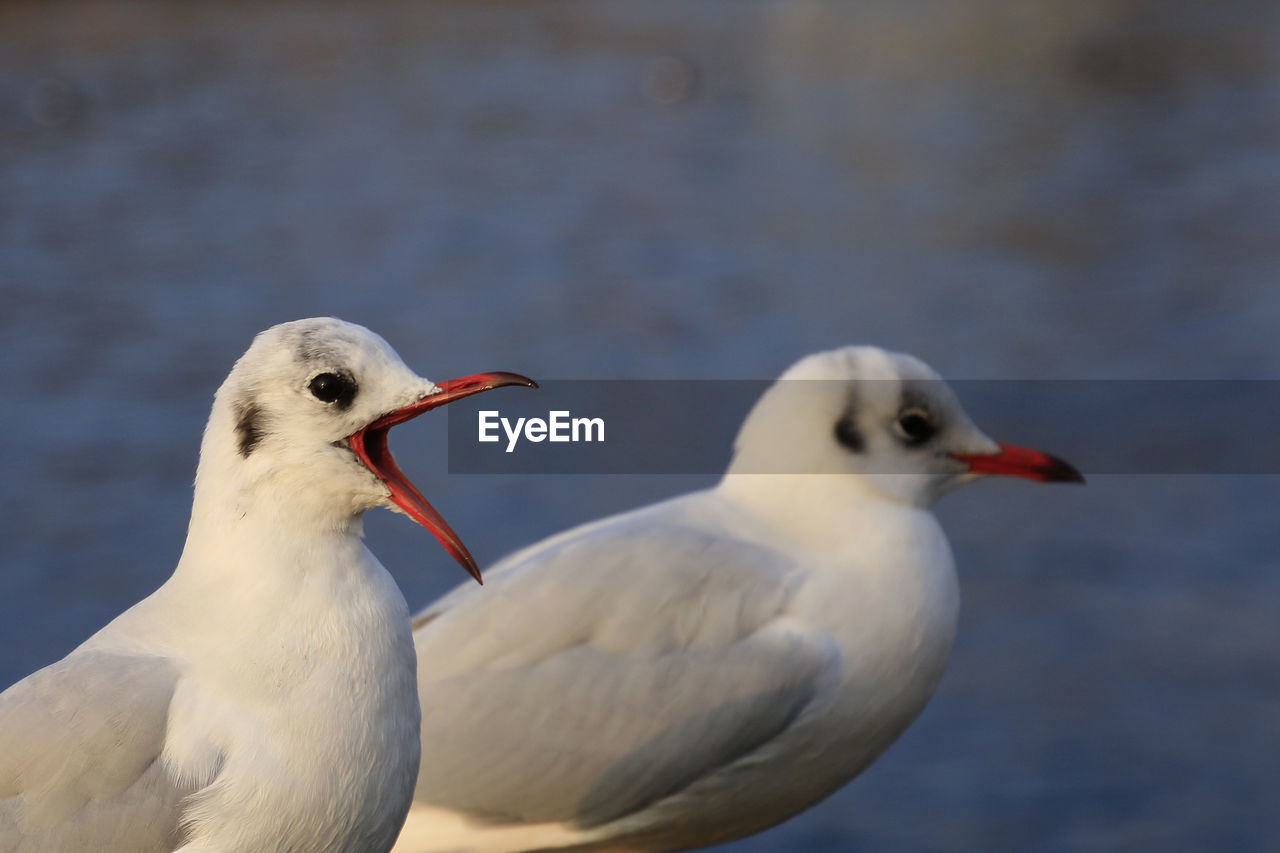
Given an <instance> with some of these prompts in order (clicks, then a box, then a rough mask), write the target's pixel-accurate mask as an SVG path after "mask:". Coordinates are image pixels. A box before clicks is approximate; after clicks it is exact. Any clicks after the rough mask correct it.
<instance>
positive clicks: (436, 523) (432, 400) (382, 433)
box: [347, 373, 538, 583]
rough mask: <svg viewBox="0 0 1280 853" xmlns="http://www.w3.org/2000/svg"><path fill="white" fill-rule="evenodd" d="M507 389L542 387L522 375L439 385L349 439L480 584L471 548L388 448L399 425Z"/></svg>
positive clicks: (396, 496) (403, 504)
mask: <svg viewBox="0 0 1280 853" xmlns="http://www.w3.org/2000/svg"><path fill="white" fill-rule="evenodd" d="M504 385H524V386H526V387H529V388H537V387H538V383H536V382H534V381H533V380H532V379H528V378H526V377H524V376H521V375H519V374H518V373H477V374H475V375H473V376H463V377H461V378H459V379H450V380H449V381H447V382H441V383H439V385H438V387H439V388H440V390H439V391H437V392H436V393H434V394H428V395H427V396H426V397H423V398H422V399H421V400H419V401H418V402H416V403H412V404H410V405H408V406H405V407H404V408H403V409H396V410H395V411H394V412H389V413H387V414H385V415H383V416H382V417H380V418H378V419H377V420H376V421H374V422H373V423H371V424H369V425H368V426H367V427H365V428H364V429H361V430H358V431H356V432H354V433H352V434H351V436H350V437H349V438H348V439H347V441H348V443H349V444H350V446H351V452H353V453H354V454H355V455H356V458H357V459H359V460H360V461H361V462H362V463H363V464H364V466H365V467H366V468H368V469H369V470H370V471H372V472H373V475H374V476H375V477H377V478H378V479H379V480H381V481H382V482H384V483H386V484H387V488H389V489H390V490H391V500H392V502H393V503H395V505H396V506H398V507H400V508H401V509H402V510H404V511H405V512H406V513H407V514H408V515H409V517H410V518H412V519H413V520H414V521H416V522H418V523H419V524H421V525H422V526H423V527H425V528H427V530H429V531H431V534H432V535H433V536H435V537H436V539H438V540H439V541H440V544H441V545H443V546H444V549H445V550H446V551H448V552H449V553H450V554H452V555H453V558H454V559H455V560H457V561H458V562H459V563H461V564H462V567H463V568H464V569H466V570H467V571H468V572H470V573H471V576H472V577H473V578H475V579H476V581H478V582H480V583H484V581H483V580H482V579H481V577H480V567H479V566H477V565H476V561H475V559H474V558H473V557H472V556H471V552H470V551H468V550H467V546H466V545H463V544H462V540H461V539H459V538H458V534H456V533H454V532H453V530H452V529H451V528H450V527H449V525H448V524H446V523H445V520H444V519H443V518H441V517H440V513H438V512H436V511H435V508H434V507H432V506H431V504H429V503H427V499H426V498H424V497H423V496H422V493H421V492H419V491H418V490H417V489H416V488H415V487H414V485H413V483H411V482H409V478H408V477H406V476H405V475H404V472H403V471H401V470H400V467H399V466H398V465H396V461H395V459H393V458H392V457H391V450H390V449H389V448H388V447H387V432H388V431H389V430H390V429H391V427H393V426H395V425H396V424H400V423H404V422H405V421H407V420H411V419H412V418H416V417H417V416H418V415H420V414H422V413H423V412H429V411H431V410H432V409H434V408H437V407H439V406H443V405H445V404H446V403H452V402H453V401H454V400H461V399H462V398H463V397H470V396H471V395H472V394H478V393H480V392H481V391H488V390H490V389H492V388H501V387H502V386H504Z"/></svg>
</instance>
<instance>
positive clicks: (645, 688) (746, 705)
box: [395, 347, 1082, 853]
mask: <svg viewBox="0 0 1280 853" xmlns="http://www.w3.org/2000/svg"><path fill="white" fill-rule="evenodd" d="M987 474H1002V475H1009V476H1015V477H1025V478H1028V479H1031V480H1039V481H1080V480H1081V479H1082V478H1081V476H1080V474H1079V473H1078V472H1077V471H1076V470H1075V469H1074V468H1072V467H1071V466H1070V465H1068V464H1067V463H1065V462H1063V461H1061V460H1059V459H1056V458H1054V457H1052V456H1048V455H1046V454H1044V453H1039V452H1037V451H1032V450H1025V449H1021V448H1017V447H1011V446H1008V445H1001V444H997V443H996V442H994V441H992V440H991V439H990V438H988V437H987V436H986V435H984V434H983V433H982V432H981V431H979V430H978V428H977V427H975V426H974V425H973V423H972V422H971V421H970V420H969V418H968V416H967V415H965V413H964V411H963V409H961V408H960V404H959V403H958V402H957V401H956V399H955V396H954V395H953V394H952V392H951V390H950V388H948V387H947V385H946V384H945V383H943V382H942V381H941V380H940V379H939V378H938V376H937V374H935V373H934V372H933V371H932V370H930V369H929V368H928V367H927V366H926V365H925V364H923V363H922V362H920V361H918V360H916V359H914V358H911V357H910V356H906V355H898V354H895V353H889V352H885V351H883V350H879V349H874V348H869V347H855V348H848V349H840V350H836V351H833V352H825V353H820V354H818V355H814V356H810V357H809V358H806V359H804V360H803V361H801V362H799V363H798V364H796V365H795V366H794V367H792V368H791V369H790V370H788V371H787V372H786V373H785V374H784V375H783V376H782V379H781V380H780V381H778V382H776V383H775V384H774V385H772V386H771V387H770V389H769V390H768V391H767V392H766V393H765V394H764V395H763V397H762V398H761V399H760V401H759V402H758V403H757V404H756V406H755V408H754V409H753V410H752V412H751V413H750V415H749V416H748V417H747V419H746V422H745V423H744V424H743V426H742V430H741V432H740V433H739V435H738V440H737V444H736V453H735V455H734V458H733V462H732V464H731V465H730V467H729V471H728V473H727V474H726V475H725V477H724V479H723V480H722V481H721V482H720V483H719V485H717V486H716V487H715V488H712V489H708V490H706V491H701V492H696V493H693V494H688V495H684V496H682V497H678V498H675V499H673V500H669V501H665V502H663V503H659V504H655V505H653V506H649V507H645V508H643V509H640V510H636V511H634V512H629V513H626V514H623V515H618V516H614V517H612V518H607V519H604V520H602V521H597V522H595V523H592V524H587V525H585V526H583V527H579V528H576V529H574V530H570V531H568V532H566V533H562V534H560V535H558V536H553V537H552V538H550V539H548V540H546V541H544V542H541V543H539V544H537V545H533V546H532V547H529V548H526V549H525V550H523V551H519V552H517V553H515V554H513V555H512V556H510V557H508V558H507V559H505V560H503V561H502V562H501V563H499V564H498V565H497V566H496V567H494V568H493V569H492V570H491V571H490V572H489V573H488V579H489V583H488V585H487V586H486V587H485V588H484V590H483V592H482V593H480V594H477V593H478V592H480V591H479V590H475V589H467V588H462V589H458V590H456V591H454V592H453V593H452V594H450V595H448V596H445V597H444V598H443V599H441V600H440V601H439V602H437V603H436V604H435V605H433V606H432V607H430V608H428V609H427V610H425V611H424V612H423V613H421V614H420V615H419V616H418V617H417V618H416V619H415V623H414V624H415V633H414V641H415V643H416V644H417V649H418V680H419V689H420V690H421V692H422V697H423V715H422V749H423V754H424V755H426V756H428V757H429V760H426V761H424V762H423V764H422V769H421V770H420V772H419V775H418V784H417V791H416V792H415V796H414V804H413V808H412V809H411V810H410V814H409V819H408V822H407V823H406V824H405V828H404V831H403V832H402V833H401V836H400V840H399V841H398V842H397V844H396V847H395V850H396V851H399V853H427V851H467V853H504V851H531V850H574V851H597V850H599V851H603V850H609V851H665V850H685V849H690V848H695V847H704V846H707V845H711V844H717V843H720V842H725V841H730V840H733V839H735V838H741V837H743V836H746V835H750V834H752V833H755V832H759V831H761V830H763V829H766V828H768V827H770V826H773V825H774V824H777V823H779V822H781V821H784V820H786V819H787V818H789V817H791V816H793V815H795V814H797V813H798V812H801V811H803V810H804V809H806V808H808V807H810V806H812V805H813V804H815V803H817V802H818V801H819V800H821V799H823V798H824V797H826V796H828V795H829V794H831V793H832V792H834V791H835V790H836V789H838V788H839V787H840V786H842V785H844V784H845V783H846V782H848V781H849V780H850V779H852V778H853V777H855V776H856V775H858V773H860V772H861V771H862V770H863V769H864V768H866V767H867V766H868V765H869V764H871V762H873V761H874V760H875V759H876V757H877V756H879V755H880V754H881V753H882V752H883V751H884V750H885V749H886V748H887V747H888V746H889V744H891V743H892V742H893V741H894V739H895V738H896V737H897V736H898V735H899V734H900V733H901V732H902V731H903V729H905V728H906V727H907V725H908V724H910V723H911V721H912V720H913V719H915V717H916V715H917V714H919V713H920V711H921V709H922V708H924V705H925V703H926V702H927V701H928V699H929V697H930V696H931V695H932V694H933V691H934V688H935V687H936V686H937V683H938V679H939V678H940V677H941V676H942V672H943V669H944V668H945V667H946V663H947V657H948V655H949V653H950V650H951V644H952V639H953V637H954V635H955V630H956V616H957V609H958V606H959V596H958V593H957V582H956V574H955V567H954V564H953V562H952V558H951V551H950V549H949V548H948V546H947V540H946V538H945V537H944V535H943V533H942V530H941V528H940V527H939V526H938V523H937V521H936V520H935V519H934V516H933V514H932V513H930V512H929V507H930V505H931V504H932V503H933V502H934V501H935V500H936V499H937V498H938V497H939V496H940V495H942V494H943V493H944V492H947V491H949V490H951V489H953V488H955V487H956V486H959V485H961V484H963V483H967V482H969V481H972V480H974V479H977V478H978V477H980V476H983V475H987ZM428 700H429V701H428Z"/></svg>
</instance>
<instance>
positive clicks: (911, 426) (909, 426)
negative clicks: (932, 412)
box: [895, 409, 938, 444]
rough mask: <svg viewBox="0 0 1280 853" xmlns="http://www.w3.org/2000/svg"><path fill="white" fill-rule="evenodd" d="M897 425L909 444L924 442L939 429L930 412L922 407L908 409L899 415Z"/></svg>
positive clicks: (899, 433) (899, 432)
mask: <svg viewBox="0 0 1280 853" xmlns="http://www.w3.org/2000/svg"><path fill="white" fill-rule="evenodd" d="M895 425H896V426H897V428H898V435H899V436H901V437H902V440H903V441H904V442H905V443H907V444H923V443H925V442H926V441H928V440H929V439H931V438H933V434H934V433H936V432H937V431H938V428H937V427H936V426H935V425H934V423H933V419H932V418H930V417H929V413H928V412H925V411H923V410H921V409H907V410H906V411H905V412H903V413H902V414H900V415H898V420H897V421H896V423H895Z"/></svg>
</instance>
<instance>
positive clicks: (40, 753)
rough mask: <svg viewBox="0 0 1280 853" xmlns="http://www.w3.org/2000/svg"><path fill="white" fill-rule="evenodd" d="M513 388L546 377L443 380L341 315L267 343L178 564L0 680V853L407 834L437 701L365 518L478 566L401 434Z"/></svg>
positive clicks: (342, 841) (256, 347) (214, 428)
mask: <svg viewBox="0 0 1280 853" xmlns="http://www.w3.org/2000/svg"><path fill="white" fill-rule="evenodd" d="M511 384H522V385H532V384H533V383H532V382H531V381H530V380H528V379H525V378H524V377H520V376H516V375H515V374H508V373H487V374H477V375H475V376H468V377H465V378H462V379H455V380H452V381H449V382H444V383H440V384H436V383H433V382H430V381H428V380H426V379H423V378H422V377H420V376H418V375H416V374H415V373H413V372H412V371H410V370H409V369H408V368H407V367H406V366H405V365H404V363H403V362H402V361H401V360H400V358H399V356H397V355H396V353H395V352H394V351H393V350H392V349H391V347H390V346H388V345H387V343H386V342H385V341H383V340H382V338H380V337H378V336H377V335H375V334H373V333H372V332H370V331H369V330H368V329H365V328H362V327H360V326H356V325H352V324H350V323H344V322H342V321H340V320H334V319H311V320H299V321H297V322H293V323H285V324H283V325H279V326H275V327H273V328H271V329H268V330H267V331H265V332H263V333H262V334H260V335H258V336H257V338H256V339H255V340H254V342H253V345H252V346H251V347H250V348H249V350H248V352H246V353H245V354H244V356H243V357H242V358H241V359H240V360H239V361H237V362H236V364H235V367H234V368H233V369H232V371H231V374H230V375H229V376H228V377H227V379H226V381H225V382H224V383H223V384H222V387H221V388H220V389H219V390H218V392H217V394H216V395H215V397H214V403H213V411H212V414H211V415H210V417H209V423H208V426H207V427H206V429H205V433H204V441H203V444H202V445H201V449H200V465H199V468H198V471H197V473H196V483H195V499H194V503H193V506H192V511H191V524H190V527H189V529H188V533H187V541H186V545H185V547H184V549H183V552H182V557H181V559H180V560H179V561H178V566H177V568H176V569H175V570H174V572H173V575H172V576H171V577H170V578H169V580H168V581H166V582H165V583H164V585H163V586H161V587H160V588H159V589H158V590H156V591H155V592H154V593H152V594H151V595H150V596H148V597H147V598H145V599H143V600H142V601H141V602H139V603H138V604H136V605H134V606H133V607H131V608H129V609H128V610H126V611H125V612H124V613H122V614H121V615H120V616H118V617H117V618H116V619H115V620H113V621H112V622H111V623H110V624H108V625H107V626H106V627H105V628H103V629H102V630H100V631H98V632H97V633H96V634H94V635H93V636H92V637H90V638H89V639H88V640H87V641H85V643H84V644H83V645H81V646H80V647H79V648H77V649H75V650H74V651H73V652H71V654H69V655H67V657H65V658H63V659H62V660H60V661H58V662H57V663H54V664H52V665H50V666H48V667H46V668H44V669H42V670H40V671H38V672H36V673H34V674H33V675H30V676H28V677H27V678H25V679H23V680H22V681H20V682H18V683H17V684H15V685H13V686H12V687H10V688H9V689H7V690H6V691H4V693H3V694H0V850H4V851H6V853H58V851H86V850H93V851H95V852H96V853H152V851H156V853H159V852H160V851H166V853H167V851H175V850H177V851H181V853H213V852H214V851H219V853H230V851H236V853H248V852H249V851H257V853H277V851H285V850H293V851H298V853H304V852H305V853H320V851H324V853H368V851H386V850H388V849H390V848H391V845H392V843H393V842H394V840H395V837H396V833H397V832H398V831H399V829H400V825H401V823H402V822H403V820H404V815H405V812H406V811H407V809H408V807H409V801H410V798H411V795H412V791H413V780H414V776H415V774H416V773H417V769H418V722H419V705H418V693H417V686H416V679H415V677H414V654H413V644H412V639H411V637H410V628H409V612H408V606H407V605H406V604H405V600H404V598H403V596H402V595H401V593H400V590H399V588H398V587H397V586H396V584H395V582H394V581H393V580H392V578H391V576H390V575H389V574H388V573H387V571H386V569H384V568H383V567H382V565H381V564H380V563H379V562H378V560H377V559H376V558H375V557H374V556H373V555H372V554H371V553H370V552H369V551H368V549H367V548H365V546H364V543H363V542H362V541H361V535H362V533H361V516H362V514H363V513H364V512H365V510H368V509H372V508H374V507H380V506H381V507H388V508H391V509H394V510H398V511H401V512H403V513H405V514H407V515H409V516H410V517H411V518H413V519H414V520H416V521H418V522H419V523H421V524H422V525H423V526H425V527H426V528H427V529H428V530H430V531H431V532H432V533H433V534H434V535H435V536H436V538H438V539H439V540H440V542H441V543H442V544H443V545H444V547H445V548H446V549H447V550H448V551H449V553H451V554H452V555H453V556H454V557H455V558H457V559H458V560H459V561H460V562H461V563H462V564H463V566H465V567H466V568H467V570H468V571H470V572H471V573H472V574H473V575H475V576H476V577H477V578H478V577H479V573H478V571H477V570H476V566H475V561H474V560H472V558H471V555H470V554H468V553H467V550H466V548H465V546H464V545H463V544H462V542H461V540H459V539H458V537H457V535H455V534H454V533H453V531H452V530H450V529H449V527H448V525H446V524H445V522H444V521H443V520H442V519H441V518H440V516H439V514H437V513H436V511H435V510H434V509H432V507H431V505H430V504H428V503H427V501H426V499H424V498H423V496H422V495H421V493H419V492H418V490H417V489H416V488H414V486H413V485H412V484H411V483H410V482H409V480H408V479H407V478H406V477H405V476H404V474H403V473H402V472H401V471H400V469H399V468H398V467H397V465H396V463H395V461H394V460H393V459H392V457H391V453H390V452H389V450H388V449H387V431H388V430H389V429H390V428H391V427H392V426H393V425H395V424H398V423H400V422H402V421H406V420H409V419H410V418H413V417H416V416H418V415H420V414H422V413H423V412H427V411H430V410H431V409H434V408H436V407H437V406H440V405H443V404H445V403H448V402H450V401H451V400H456V399H458V398H460V397H465V396H468V395H470V394H474V393H476V392H478V391H484V390H486V389H489V388H495V387H498V386H501V385H511Z"/></svg>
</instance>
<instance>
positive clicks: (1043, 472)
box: [951, 444, 1084, 483]
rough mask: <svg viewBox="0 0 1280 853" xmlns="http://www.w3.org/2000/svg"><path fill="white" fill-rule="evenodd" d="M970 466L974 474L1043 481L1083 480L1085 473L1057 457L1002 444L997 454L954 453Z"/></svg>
mask: <svg viewBox="0 0 1280 853" xmlns="http://www.w3.org/2000/svg"><path fill="white" fill-rule="evenodd" d="M951 456H952V458H953V459H958V460H960V461H961V462H963V463H965V464H966V465H968V466H969V470H970V471H972V472H973V473H975V474H996V475H999V476H1004V477H1025V478H1026V479H1028V480H1036V481H1038V482H1041V483H1051V482H1053V483H1083V482H1084V475H1083V474H1081V473H1080V472H1079V471H1077V470H1076V469H1075V468H1074V467H1072V466H1071V465H1070V464H1069V463H1067V462H1064V461H1063V460H1061V459H1059V458H1058V457H1056V456H1050V455H1049V454H1048V453H1041V452H1040V451H1039V450H1029V449H1028V448H1025V447H1014V446H1013V445H1012V444H1001V445H1000V450H999V452H998V453H953V454H951Z"/></svg>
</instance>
